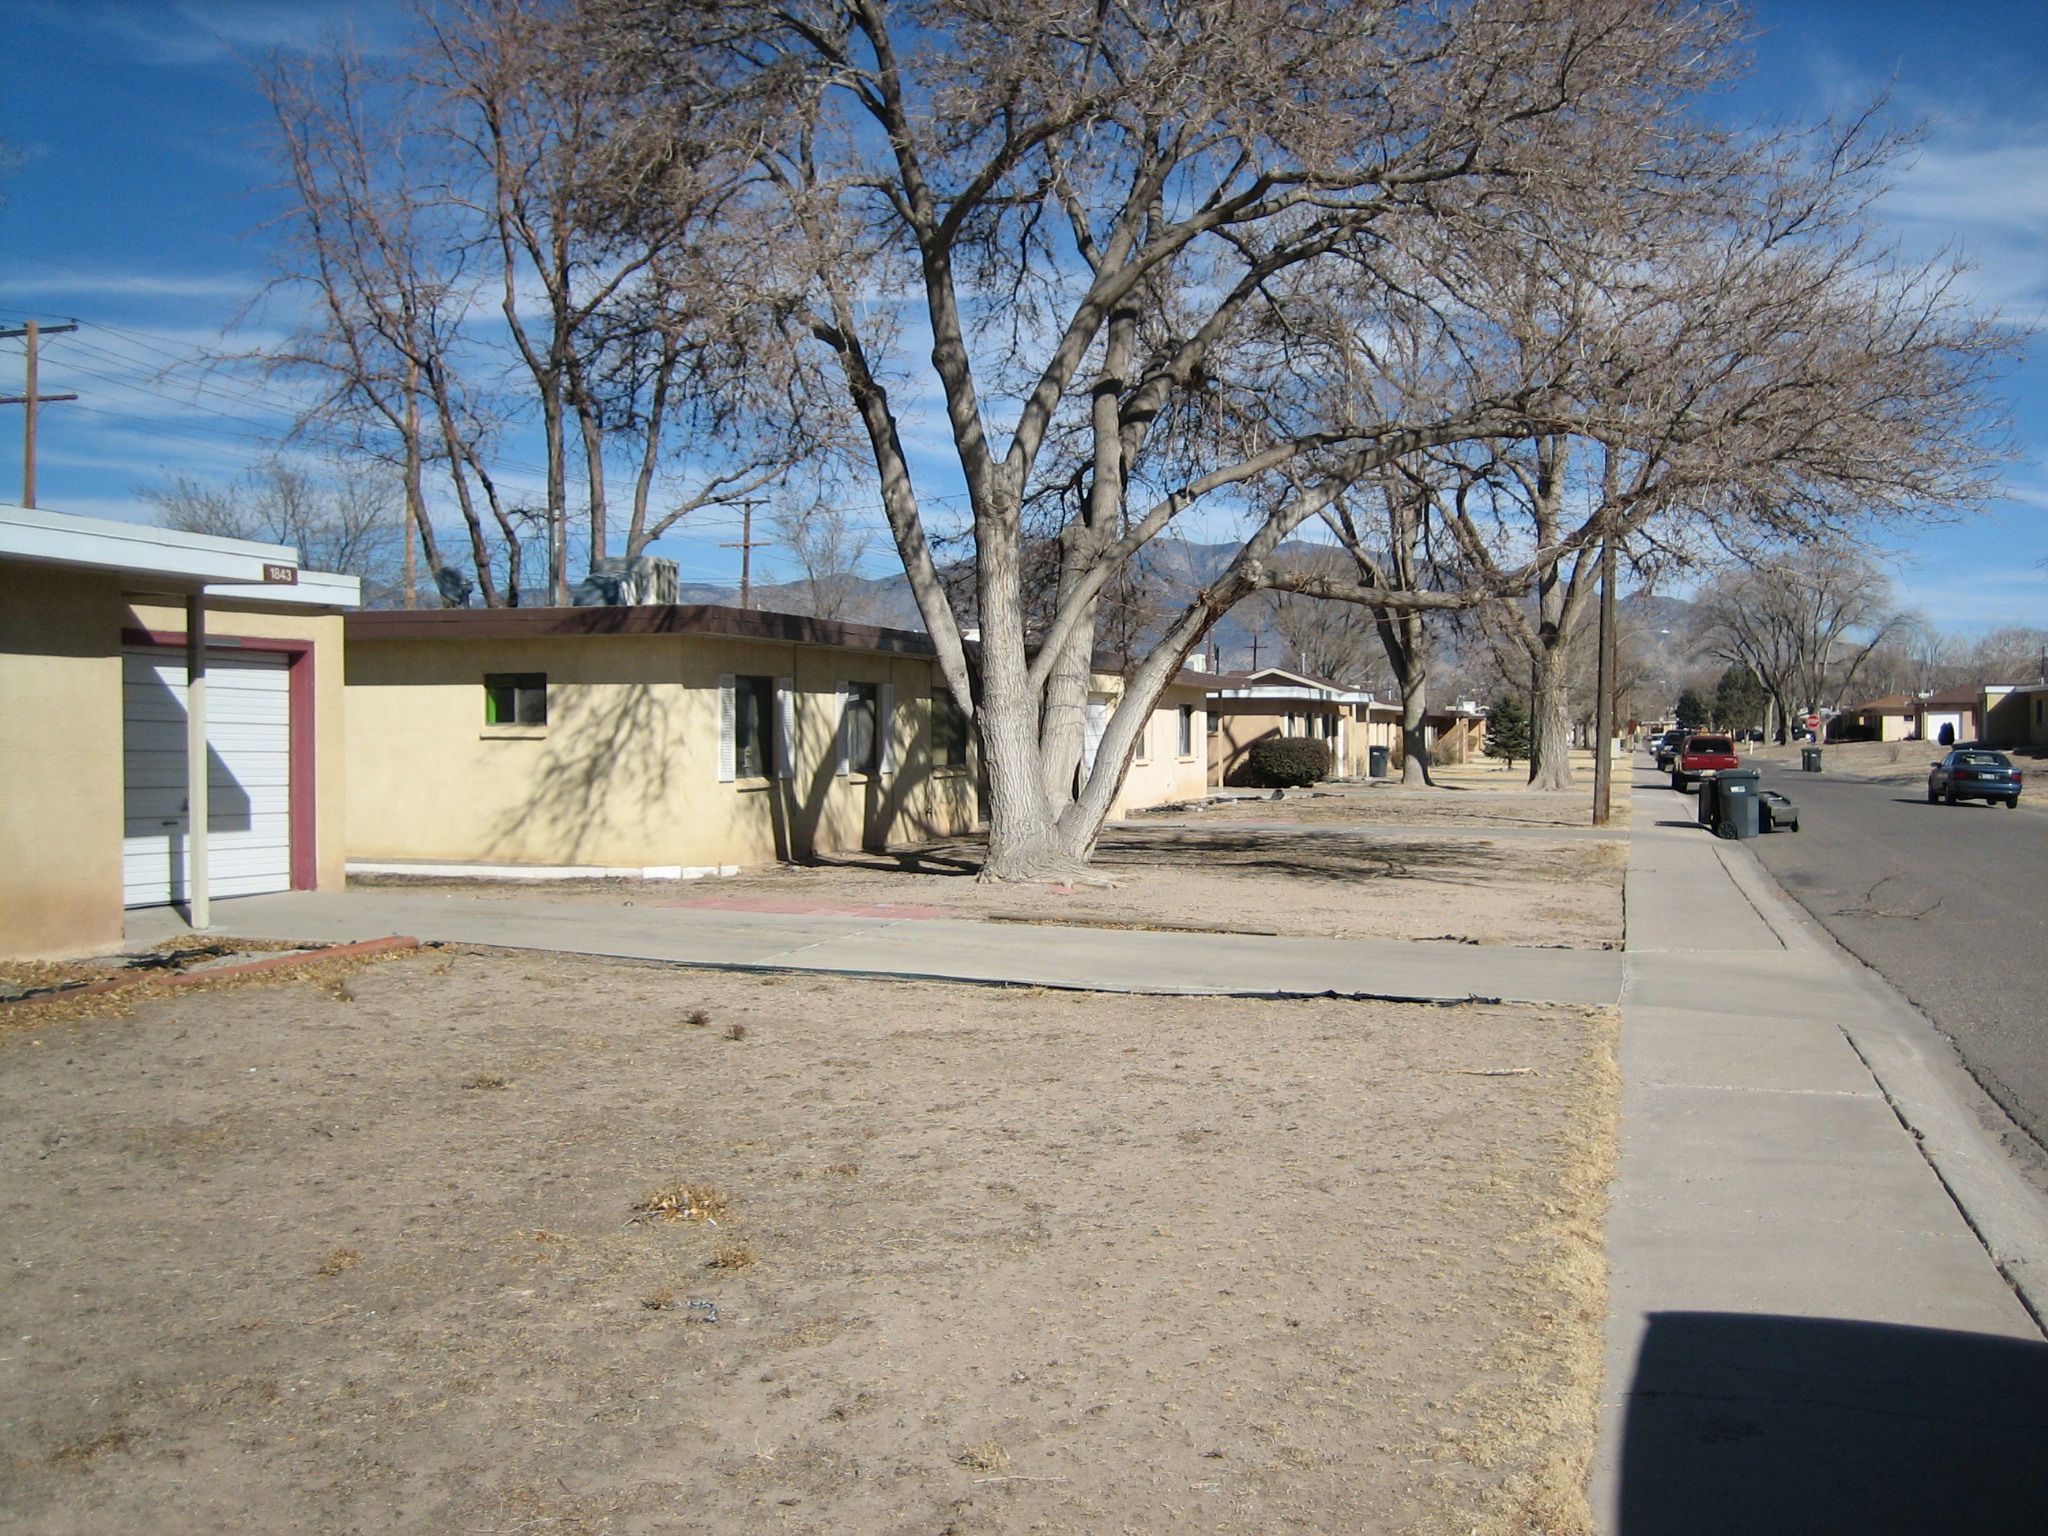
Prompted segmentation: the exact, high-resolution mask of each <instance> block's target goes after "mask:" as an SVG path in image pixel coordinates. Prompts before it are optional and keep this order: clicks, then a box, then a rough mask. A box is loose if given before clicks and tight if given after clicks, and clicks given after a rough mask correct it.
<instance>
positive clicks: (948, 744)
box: [929, 684, 968, 768]
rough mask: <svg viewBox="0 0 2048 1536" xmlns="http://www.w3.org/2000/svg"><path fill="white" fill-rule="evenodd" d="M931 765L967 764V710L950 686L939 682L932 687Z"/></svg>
mask: <svg viewBox="0 0 2048 1536" xmlns="http://www.w3.org/2000/svg"><path fill="white" fill-rule="evenodd" d="M931 712H932V719H931V745H930V749H929V750H930V755H931V765H932V767H934V768H965V767H966V766H967V730H968V725H967V711H966V710H964V709H962V708H961V707H960V704H959V701H958V700H957V699H955V698H954V697H953V690H952V689H950V688H948V687H946V686H944V685H943V684H941V685H940V686H939V687H937V688H934V689H932V691H931Z"/></svg>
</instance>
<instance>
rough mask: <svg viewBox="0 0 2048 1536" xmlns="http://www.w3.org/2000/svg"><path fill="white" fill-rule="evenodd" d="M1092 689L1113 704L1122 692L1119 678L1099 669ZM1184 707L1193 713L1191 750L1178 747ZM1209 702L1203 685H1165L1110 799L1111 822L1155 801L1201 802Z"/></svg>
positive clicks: (1205, 791) (1206, 785)
mask: <svg viewBox="0 0 2048 1536" xmlns="http://www.w3.org/2000/svg"><path fill="white" fill-rule="evenodd" d="M1090 686H1091V691H1092V692H1094V693H1096V694H1098V695H1099V696H1100V697H1102V698H1103V699H1104V700H1106V701H1107V702H1108V703H1109V704H1110V705H1111V706H1112V707H1114V705H1115V702H1116V700H1117V699H1118V698H1119V697H1120V696H1121V695H1122V691H1123V680H1122V679H1121V678H1118V677H1116V676H1115V675H1113V674H1102V673H1098V674H1097V675H1096V676H1095V678H1094V679H1093V681H1092V683H1091V685H1090ZM1183 705H1185V706H1187V707H1189V708H1191V709H1192V710H1193V711H1194V721H1193V727H1192V732H1193V734H1192V745H1193V750H1192V751H1190V752H1188V753H1186V754H1183V753H1182V752H1181V751H1180V712H1181V708H1182V706H1183ZM1210 740H1211V737H1210V735H1209V700H1208V694H1207V692H1206V690H1205V688H1204V687H1203V686H1202V685H1200V684H1193V683H1178V682H1176V683H1169V684H1168V685H1167V687H1166V689H1165V691H1164V692H1163V693H1161V694H1160V696H1159V702H1158V703H1157V704H1156V705H1154V706H1153V709H1152V716H1151V718H1150V719H1148V720H1147V721H1146V722H1145V730H1144V734H1143V735H1142V736H1141V737H1140V738H1139V743H1138V749H1137V752H1136V753H1135V754H1134V755H1133V756H1132V759H1131V765H1130V768H1129V769H1128V770H1127V771H1126V772H1125V774H1124V782H1123V786H1122V788H1120V789H1119V790H1118V791H1117V794H1116V798H1115V799H1114V800H1112V801H1111V802H1110V806H1109V815H1110V819H1111V820H1112V821H1114V820H1116V819H1117V818H1118V817H1121V816H1126V815H1128V814H1129V813H1130V812H1132V811H1141V810H1145V809H1147V808H1148V807H1151V806H1155V805H1175V804H1179V803H1181V802H1183V801H1188V800H1200V799H1202V798H1203V797H1204V796H1206V795H1207V794H1208V793H1209V742H1210Z"/></svg>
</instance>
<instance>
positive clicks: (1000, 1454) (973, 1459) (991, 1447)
mask: <svg viewBox="0 0 2048 1536" xmlns="http://www.w3.org/2000/svg"><path fill="white" fill-rule="evenodd" d="M953 1459H954V1460H955V1461H957V1462H959V1463H960V1465H961V1466H963V1467H972V1468H973V1469H974V1470H975V1471H977V1472H1000V1471H1002V1469H1003V1468H1004V1467H1007V1466H1008V1465H1009V1464H1010V1453H1009V1452H1008V1451H1006V1450H1004V1449H1003V1448H1002V1445H1001V1444H1000V1443H999V1442H997V1441H994V1440H977V1441H975V1442H974V1444H972V1445H969V1446H963V1447H962V1448H961V1450H960V1454H959V1455H958V1456H955V1457H954V1458H953Z"/></svg>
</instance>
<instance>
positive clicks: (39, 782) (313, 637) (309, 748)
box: [0, 505, 360, 959]
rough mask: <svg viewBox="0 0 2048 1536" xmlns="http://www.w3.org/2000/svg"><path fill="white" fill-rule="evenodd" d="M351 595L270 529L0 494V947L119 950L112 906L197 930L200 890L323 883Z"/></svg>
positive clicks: (333, 838) (330, 848) (204, 913)
mask: <svg viewBox="0 0 2048 1536" xmlns="http://www.w3.org/2000/svg"><path fill="white" fill-rule="evenodd" d="M359 600H360V593H359V590H358V584H357V582H356V579H355V578H354V577H352V576H335V575H329V574H326V573H322V572H314V571H305V570H301V569H300V568H299V553H298V551H297V550H294V549H289V548H286V547H284V546H281V545H274V544H259V543H254V542H251V541H249V540H245V539H222V538H210V537H206V536H203V535H199V534H190V533H177V532H173V531H171V530H169V529H164V528H152V527H146V526H142V525H139V524H130V523H120V522H113V521H108V520H104V519H99V518H87V517H76V516H72V515H70V514H67V513H63V512H51V511H44V510H40V509H37V508H31V507H17V506H7V505H0V711H4V713H5V716H6V719H7V721H8V723H9V728H8V730H7V732H6V735H5V736H4V738H0V784H4V785H5V786H6V793H5V794H4V795H0V955H4V956H6V957H8V958H17V959H18V958H38V957H50V956H62V955H83V954H93V953H104V952H106V951H108V950H111V949H116V948H119V947H120V944H121V941H122V927H123V918H122V913H123V911H124V909H125V908H127V907H136V906H150V905H163V904H166V903H171V902H179V903H183V904H186V905H187V907H188V909H189V911H190V915H191V918H192V921H193V923H194V925H195V926H199V927H203V926H205V924H206V922H207V920H208V916H209V913H208V907H209V903H210V901H211V899H212V898H213V897H215V896H229V895H251V894H255V893H258V892H262V891H277V890H294V889H314V888H327V887H335V886H339V885H340V884H341V883H342V880H343V878H344V876H343V846H342V845H343V833H342V819H343V814H344V793H343V757H342V743H341V731H342V710H341V679H342V665H341V650H342V643H343V628H342V618H341V614H342V611H343V610H345V609H348V608H352V607H354V606H355V605H356V604H357V602H358V601H359ZM195 810H196V811H198V814H197V815H195ZM195 824H196V832H195Z"/></svg>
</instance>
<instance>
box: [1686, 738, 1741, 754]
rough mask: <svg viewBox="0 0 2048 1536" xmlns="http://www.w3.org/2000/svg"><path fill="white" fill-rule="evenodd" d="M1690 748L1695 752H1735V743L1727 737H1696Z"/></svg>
mask: <svg viewBox="0 0 2048 1536" xmlns="http://www.w3.org/2000/svg"><path fill="white" fill-rule="evenodd" d="M1690 746H1691V748H1692V750H1693V751H1695V752H1733V751H1734V750H1735V743H1734V742H1732V741H1730V740H1729V739H1728V738H1727V737H1726V736H1695V737H1693V739H1692V741H1691V743H1690Z"/></svg>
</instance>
